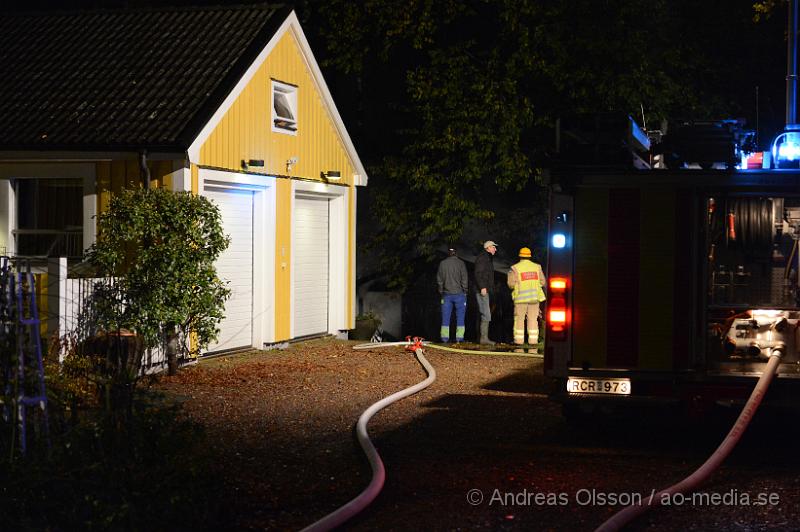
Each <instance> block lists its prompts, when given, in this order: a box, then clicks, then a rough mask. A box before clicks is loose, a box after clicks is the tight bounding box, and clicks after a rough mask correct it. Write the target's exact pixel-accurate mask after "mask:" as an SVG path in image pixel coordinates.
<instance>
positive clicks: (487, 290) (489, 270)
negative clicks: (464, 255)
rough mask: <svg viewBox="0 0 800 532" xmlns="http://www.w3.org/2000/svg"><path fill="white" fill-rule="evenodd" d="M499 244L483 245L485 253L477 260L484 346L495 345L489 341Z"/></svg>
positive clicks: (477, 284) (480, 254) (476, 285)
mask: <svg viewBox="0 0 800 532" xmlns="http://www.w3.org/2000/svg"><path fill="white" fill-rule="evenodd" d="M495 253H497V244H495V243H494V242H492V241H491V240H487V241H486V242H484V243H483V251H481V252H480V253H479V254H478V256H477V257H476V258H475V288H476V289H477V293H476V294H475V296H476V297H477V299H478V311H479V312H480V313H481V326H480V331H481V339H480V342H481V343H482V344H494V342H492V341H491V340H489V322H490V321H492V310H491V307H490V306H489V303H490V302H491V300H492V299H493V298H494V261H493V259H494V254H495Z"/></svg>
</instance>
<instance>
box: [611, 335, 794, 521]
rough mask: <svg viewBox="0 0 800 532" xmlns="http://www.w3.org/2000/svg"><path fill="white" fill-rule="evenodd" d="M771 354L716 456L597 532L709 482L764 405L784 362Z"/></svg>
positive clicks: (612, 517) (622, 511)
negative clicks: (764, 399) (763, 402)
mask: <svg viewBox="0 0 800 532" xmlns="http://www.w3.org/2000/svg"><path fill="white" fill-rule="evenodd" d="M772 353H773V354H772V355H771V356H770V357H769V361H767V364H766V366H765V367H764V372H763V373H762V374H761V377H760V378H759V379H758V382H757V383H756V387H755V388H754V389H753V393H751V394H750V398H749V399H748V400H747V403H746V404H745V405H744V408H743V409H742V413H741V414H739V417H738V418H737V419H736V423H734V425H733V428H732V429H731V431H730V432H729V433H728V435H727V436H726V437H725V439H724V440H722V443H721V444H720V445H719V447H717V450H716V451H714V454H712V455H711V456H710V457H709V458H708V460H706V461H705V463H704V464H703V465H701V466H700V467H699V468H698V469H697V470H696V471H695V472H694V473H692V474H691V475H689V476H688V477H686V478H685V479H683V480H681V481H680V482H678V483H677V484H673V485H672V486H670V487H668V488H665V489H663V490H661V491H659V492H658V493H656V494H654V495H651V496H649V497H648V498H647V499H645V500H643V501H642V502H641V503H640V504H632V505H630V506H628V507H626V508H623V509H622V510H620V511H619V512H617V513H615V514H614V515H612V516H611V518H609V519H608V520H607V521H606V522H605V523H603V524H602V525H600V526H599V527H598V528H597V530H596V531H595V532H610V531H616V530H620V529H621V528H622V527H624V526H625V525H627V524H628V523H630V522H631V521H633V520H634V519H635V518H637V517H638V516H640V515H641V514H643V513H645V512H646V511H647V510H649V509H650V507H651V506H659V505H660V504H661V502H662V499H663V498H664V497H665V496H666V497H667V500H670V499H671V497H672V496H673V495H674V494H676V493H687V492H690V491H694V489H695V488H696V487H697V486H698V485H699V484H700V483H701V482H703V481H704V480H706V479H707V478H708V477H709V476H710V475H711V473H713V472H714V471H715V470H716V469H717V467H719V465H720V464H721V463H722V462H723V460H725V458H727V457H728V455H729V454H730V453H731V451H733V448H734V447H735V446H736V444H737V443H738V442H739V439H740V438H741V437H742V434H744V431H745V429H746V428H747V425H749V424H750V420H751V419H752V418H753V414H755V412H756V410H757V409H758V405H760V404H761V399H762V398H763V397H764V394H765V393H766V392H767V388H769V385H770V382H772V377H774V376H775V372H776V370H777V369H778V364H780V361H781V353H780V351H773V352H772Z"/></svg>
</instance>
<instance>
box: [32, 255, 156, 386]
mask: <svg viewBox="0 0 800 532" xmlns="http://www.w3.org/2000/svg"><path fill="white" fill-rule="evenodd" d="M107 281H108V280H107V279H103V278H91V277H69V272H68V268H67V259H66V258H64V257H61V258H58V259H50V260H49V261H48V269H47V306H48V316H47V335H48V337H50V338H52V337H53V336H54V335H56V334H57V335H58V338H59V339H60V340H61V346H62V347H61V353H60V354H61V356H62V357H63V356H64V355H65V354H66V351H67V349H69V347H70V342H74V341H82V340H84V339H86V337H87V336H89V335H92V334H94V333H95V332H96V331H94V330H92V327H91V325H92V324H91V323H87V321H91V316H90V315H89V308H90V307H89V305H88V303H89V302H90V300H91V298H92V296H93V295H94V294H95V292H96V290H97V285H98V283H101V282H107ZM113 282H114V280H113V279H112V280H111V283H112V284H113ZM166 364H167V355H166V346H165V345H159V346H157V347H155V348H153V349H149V350H148V351H147V352H146V353H145V355H144V359H143V361H142V370H143V372H144V373H158V372H160V371H162V370H163V369H165V368H166Z"/></svg>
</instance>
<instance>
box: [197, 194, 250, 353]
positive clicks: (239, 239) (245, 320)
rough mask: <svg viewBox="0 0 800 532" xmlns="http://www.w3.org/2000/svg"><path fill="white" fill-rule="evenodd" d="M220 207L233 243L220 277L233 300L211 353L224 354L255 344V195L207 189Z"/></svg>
mask: <svg viewBox="0 0 800 532" xmlns="http://www.w3.org/2000/svg"><path fill="white" fill-rule="evenodd" d="M205 190H206V196H207V197H208V198H209V199H211V200H213V201H214V203H216V204H217V205H218V206H219V209H220V212H221V213H222V225H223V228H224V229H223V230H224V232H225V234H226V235H228V236H230V239H231V243H230V245H229V246H228V249H226V250H225V251H224V252H223V253H222V255H221V256H220V258H219V259H218V260H217V275H219V276H220V278H221V279H222V280H223V281H228V288H229V289H230V291H231V295H230V298H229V299H228V300H227V301H226V302H225V318H224V319H223V320H222V323H221V324H220V329H221V331H220V334H219V336H218V337H217V341H216V342H214V343H212V344H210V345H209V346H208V351H223V350H225V349H235V348H237V347H245V346H251V345H252V343H253V192H251V191H247V190H228V189H215V188H208V187H207V188H206V189H205Z"/></svg>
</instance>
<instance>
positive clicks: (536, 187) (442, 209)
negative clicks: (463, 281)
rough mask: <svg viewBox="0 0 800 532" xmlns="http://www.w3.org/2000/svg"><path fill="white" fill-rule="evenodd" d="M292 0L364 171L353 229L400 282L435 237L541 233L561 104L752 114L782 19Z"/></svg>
mask: <svg viewBox="0 0 800 532" xmlns="http://www.w3.org/2000/svg"><path fill="white" fill-rule="evenodd" d="M300 12H301V17H302V18H303V19H304V20H303V22H304V25H305V27H306V28H313V29H311V30H309V32H310V34H311V38H312V41H313V40H314V39H316V42H312V44H313V45H314V46H315V49H317V50H318V52H317V53H318V56H320V57H321V59H322V61H321V62H322V64H323V66H324V67H326V68H327V69H328V72H333V83H332V84H333V85H335V86H336V87H337V88H338V92H337V91H335V92H337V94H336V98H337V102H339V105H340V107H342V106H343V104H342V102H344V107H345V113H344V114H345V120H346V122H347V124H348V127H349V128H350V129H351V131H352V132H353V136H354V137H355V140H356V144H357V146H358V148H359V152H360V153H361V154H362V156H363V157H364V158H365V159H366V162H367V167H368V171H369V172H370V177H371V180H370V183H369V187H368V190H367V194H368V195H369V197H370V200H371V201H370V208H369V210H370V214H371V216H372V217H373V220H372V222H373V223H369V224H362V225H361V227H364V228H366V227H371V228H374V229H373V230H372V231H370V234H368V235H365V236H366V237H367V239H368V240H369V242H368V243H369V244H370V245H371V246H372V248H373V249H375V250H378V251H379V252H380V256H381V259H382V261H381V263H382V266H383V271H384V272H386V273H388V274H389V275H390V277H391V279H392V280H393V284H394V285H395V286H399V287H403V286H405V284H406V282H407V281H408V279H409V277H410V276H411V275H412V274H413V272H414V269H413V268H414V265H413V262H412V259H413V258H416V257H422V258H425V257H431V256H432V255H433V254H434V252H435V250H436V249H437V248H440V247H441V246H443V245H444V244H446V243H452V242H458V241H461V242H462V243H466V244H470V245H471V244H475V245H477V243H478V239H480V238H483V237H484V236H485V237H491V238H493V239H496V240H502V239H505V240H503V241H504V243H506V244H507V246H506V247H512V246H516V245H517V244H523V243H524V244H526V245H531V244H533V245H537V244H540V243H543V241H542V240H541V239H542V233H543V231H544V229H545V227H546V221H545V219H544V212H545V204H544V203H545V202H544V197H545V195H544V194H543V193H542V187H543V185H544V182H543V181H544V180H543V173H542V169H543V168H546V167H547V165H548V161H549V159H550V157H551V156H552V154H553V153H552V152H553V149H554V142H553V139H554V124H555V122H556V119H557V118H559V117H566V116H570V115H574V114H578V113H591V112H598V111H618V112H624V113H630V114H631V115H632V116H634V117H635V118H636V119H637V121H639V122H640V123H641V122H642V120H641V119H642V118H644V119H645V120H646V121H648V122H650V123H651V124H652V123H658V121H659V120H661V119H665V118H668V117H681V118H694V119H708V118H726V117H729V116H730V115H731V113H743V112H747V113H750V114H752V107H753V106H754V103H753V102H754V96H753V94H754V85H755V84H758V78H757V76H758V75H760V74H761V73H762V71H763V70H764V69H765V68H766V66H765V65H770V66H774V63H775V58H770V57H767V58H766V59H765V57H764V55H765V54H764V48H766V47H768V46H771V47H772V48H770V52H771V53H774V52H775V51H776V50H777V53H778V55H779V57H778V64H783V60H784V59H783V57H782V56H780V54H781V51H780V50H781V49H780V48H776V47H775V46H774V45H775V44H776V43H777V44H778V45H780V40H781V38H782V34H781V30H780V27H781V22H780V20H779V21H778V23H777V24H774V23H773V24H771V25H766V24H761V25H756V24H755V23H754V21H753V19H754V14H755V11H754V9H753V3H752V2H747V1H730V2H729V1H726V2H722V1H705V2H695V1H688V0H680V1H667V0H603V1H598V0H551V1H533V0H472V1H456V0H363V1H361V2H351V1H350V0H328V1H326V2H313V1H309V2H306V3H304V4H303V5H302V6H301V8H300ZM773 18H775V17H773ZM777 18H778V19H780V18H781V17H777ZM767 26H769V27H767ZM776 28H777V30H776ZM767 32H771V33H767ZM764 35H768V36H769V39H765V38H764ZM765 43H768V44H765ZM743 63H745V64H743ZM743 73H744V77H746V76H747V75H749V76H750V79H744V77H743ZM328 75H329V78H330V74H328ZM754 77H755V81H754V79H753V78H754ZM776 78H777V79H774V80H772V79H769V80H767V81H765V82H764V83H765V85H768V84H772V85H769V88H771V89H774V88H775V87H776V86H779V84H780V83H781V82H782V77H781V75H780V70H778V74H777V75H776ZM735 80H738V81H740V83H739V86H738V87H737V83H736V81H735ZM329 81H330V79H329ZM776 84H777V85H776ZM343 86H349V87H350V88H351V89H352V90H351V91H350V92H351V94H350V95H348V96H346V97H343V98H341V99H340V96H339V94H342V93H344V92H345V91H344V90H343V89H342V87H343ZM764 92H765V93H766V91H764ZM774 103H775V102H771V101H770V102H769V104H770V105H769V106H767V107H770V109H772V108H773V107H775V106H774V105H772V104H774ZM762 112H763V110H762ZM773 114H774V113H773ZM465 231H466V232H465ZM490 231H492V232H491V233H490ZM465 235H467V236H466V239H467V240H468V239H469V238H470V237H474V238H473V239H474V242H465ZM509 244H510V245H509Z"/></svg>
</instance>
